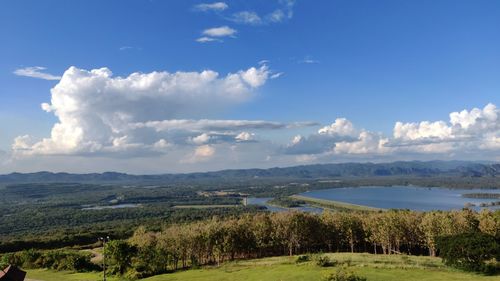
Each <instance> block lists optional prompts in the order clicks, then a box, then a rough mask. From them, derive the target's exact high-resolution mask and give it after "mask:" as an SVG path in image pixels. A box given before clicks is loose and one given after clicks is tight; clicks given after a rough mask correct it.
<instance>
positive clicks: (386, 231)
mask: <svg viewBox="0 0 500 281" xmlns="http://www.w3.org/2000/svg"><path fill="white" fill-rule="evenodd" d="M474 232H477V233H483V234H487V235H490V236H491V237H494V238H495V239H497V240H498V238H500V211H496V212H491V211H488V210H482V211H481V212H479V213H478V212H475V211H472V210H469V209H464V210H461V211H450V212H441V211H433V212H424V213H423V212H413V211H396V210H391V211H386V212H372V213H362V212H359V213H356V212H349V213H348V212H324V213H323V214H321V215H315V214H310V213H304V212H283V213H262V214H256V215H245V216H242V217H239V218H233V219H225V220H219V219H216V218H214V219H212V220H208V221H202V222H196V223H191V224H184V225H173V226H170V227H168V228H166V229H164V230H163V231H161V232H148V231H147V230H146V229H145V228H142V227H141V228H139V229H137V230H136V231H135V233H134V235H133V236H132V237H131V238H130V239H129V240H128V241H113V242H111V243H110V244H109V245H108V246H107V247H108V248H107V250H106V252H107V254H108V256H109V257H110V263H111V269H112V271H114V272H115V273H117V274H124V273H126V272H129V275H132V276H131V277H142V276H148V275H154V274H158V273H163V272H167V271H172V270H177V269H178V268H180V267H183V268H186V267H190V266H198V265H203V264H220V263H222V262H224V261H225V260H233V259H246V258H259V257H264V256H274V255H295V254H301V253H311V252H334V251H350V252H372V253H377V254H399V253H405V254H429V255H431V256H435V255H436V240H437V238H438V237H442V236H447V235H456V234H462V233H474Z"/></svg>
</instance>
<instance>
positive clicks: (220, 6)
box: [194, 2, 229, 12]
mask: <svg viewBox="0 0 500 281" xmlns="http://www.w3.org/2000/svg"><path fill="white" fill-rule="evenodd" d="M227 8H229V6H228V5H227V4H226V3H224V2H214V3H201V4H198V5H195V6H194V10H196V11H202V12H207V11H216V12H220V11H224V10H225V9H227Z"/></svg>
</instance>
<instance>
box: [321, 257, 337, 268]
mask: <svg viewBox="0 0 500 281" xmlns="http://www.w3.org/2000/svg"><path fill="white" fill-rule="evenodd" d="M336 264H337V262H336V261H334V260H331V259H330V257H328V256H325V255H322V256H319V257H318V258H317V259H316V265H318V266H321V267H329V266H335V265H336Z"/></svg>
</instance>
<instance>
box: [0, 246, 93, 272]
mask: <svg viewBox="0 0 500 281" xmlns="http://www.w3.org/2000/svg"><path fill="white" fill-rule="evenodd" d="M90 258H91V256H90V254H84V253H82V252H78V251H70V250H51V251H40V250H33V249H31V250H25V251H22V252H17V253H8V254H4V255H3V256H2V257H1V259H0V266H1V267H2V268H3V267H5V266H7V265H9V264H12V265H16V266H19V267H22V268H47V269H55V270H70V271H77V272H83V271H90V270H96V269H97V266H96V265H95V264H93V263H91V261H90Z"/></svg>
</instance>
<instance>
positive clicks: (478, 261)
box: [437, 233, 500, 273]
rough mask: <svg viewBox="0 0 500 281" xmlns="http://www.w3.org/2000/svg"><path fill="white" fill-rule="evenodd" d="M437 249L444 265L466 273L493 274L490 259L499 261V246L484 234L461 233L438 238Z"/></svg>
mask: <svg viewBox="0 0 500 281" xmlns="http://www.w3.org/2000/svg"><path fill="white" fill-rule="evenodd" d="M437 248H438V249H439V252H440V256H441V257H442V258H443V260H444V262H445V264H447V265H449V266H453V267H456V268H460V269H463V270H467V271H477V272H481V271H482V272H486V273H494V271H496V269H495V265H491V264H487V262H488V261H489V260H491V259H497V260H500V244H499V243H498V241H497V240H495V238H494V237H492V236H490V235H488V234H484V233H462V234H457V235H450V236H444V237H439V238H438V239H437Z"/></svg>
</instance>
